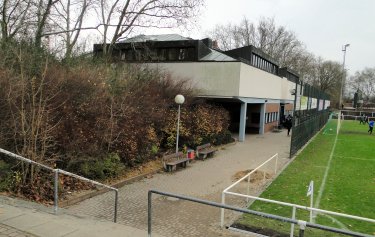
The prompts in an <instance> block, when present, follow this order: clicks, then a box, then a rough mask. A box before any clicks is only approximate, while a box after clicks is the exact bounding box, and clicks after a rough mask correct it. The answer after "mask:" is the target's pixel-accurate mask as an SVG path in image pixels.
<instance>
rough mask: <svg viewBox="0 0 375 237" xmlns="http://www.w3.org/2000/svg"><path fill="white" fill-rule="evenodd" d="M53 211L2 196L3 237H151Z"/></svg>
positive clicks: (0, 228)
mask: <svg viewBox="0 0 375 237" xmlns="http://www.w3.org/2000/svg"><path fill="white" fill-rule="evenodd" d="M51 211H52V209H51V208H49V209H47V208H46V207H43V206H38V205H37V204H35V203H29V202H25V201H22V200H17V199H11V198H8V197H1V198H0V237H60V236H64V237H99V236H113V237H117V236H118V237H120V236H121V237H123V236H125V237H144V236H147V232H146V231H144V230H139V229H136V228H133V227H129V226H125V225H120V224H115V223H113V222H109V221H105V220H99V219H97V218H92V217H91V218H87V217H77V216H74V215H68V214H66V213H64V212H61V213H59V214H58V215H54V214H53V213H51ZM158 236H159V237H160V235H158Z"/></svg>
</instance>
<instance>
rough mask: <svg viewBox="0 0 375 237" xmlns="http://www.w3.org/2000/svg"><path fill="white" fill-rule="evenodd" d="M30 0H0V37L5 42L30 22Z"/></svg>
mask: <svg viewBox="0 0 375 237" xmlns="http://www.w3.org/2000/svg"><path fill="white" fill-rule="evenodd" d="M31 4H32V0H2V2H1V3H0V8H1V9H0V10H1V12H0V17H1V22H0V26H1V39H2V41H3V42H7V41H8V40H10V39H13V38H15V37H16V36H17V34H19V33H20V32H22V31H23V30H25V29H26V28H27V27H28V26H29V25H30V24H31V21H30V17H29V15H30V9H31Z"/></svg>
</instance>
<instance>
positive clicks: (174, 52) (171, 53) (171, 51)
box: [168, 49, 179, 61]
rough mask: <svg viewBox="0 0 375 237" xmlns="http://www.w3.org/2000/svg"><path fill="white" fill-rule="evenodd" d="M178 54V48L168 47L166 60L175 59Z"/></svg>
mask: <svg viewBox="0 0 375 237" xmlns="http://www.w3.org/2000/svg"><path fill="white" fill-rule="evenodd" d="M178 55H179V51H178V49H168V60H169V61H177V60H178Z"/></svg>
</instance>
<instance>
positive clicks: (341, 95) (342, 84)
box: [339, 44, 350, 108]
mask: <svg viewBox="0 0 375 237" xmlns="http://www.w3.org/2000/svg"><path fill="white" fill-rule="evenodd" d="M349 46H350V44H346V45H344V46H342V51H343V52H344V59H343V62H342V72H343V75H342V78H341V89H340V100H339V103H340V104H339V106H340V107H341V108H342V104H343V103H342V97H343V94H344V93H343V90H344V82H345V77H346V73H345V55H346V48H347V47H349Z"/></svg>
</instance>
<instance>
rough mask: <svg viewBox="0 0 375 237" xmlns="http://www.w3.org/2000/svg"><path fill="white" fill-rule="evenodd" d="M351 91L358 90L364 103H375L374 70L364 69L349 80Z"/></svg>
mask: <svg viewBox="0 0 375 237" xmlns="http://www.w3.org/2000/svg"><path fill="white" fill-rule="evenodd" d="M349 89H351V91H356V90H358V89H359V90H360V91H361V92H362V96H363V99H364V100H365V101H366V102H369V101H371V102H375V68H365V69H364V70H362V71H358V72H356V73H355V74H354V76H352V77H351V78H350V79H349Z"/></svg>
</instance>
